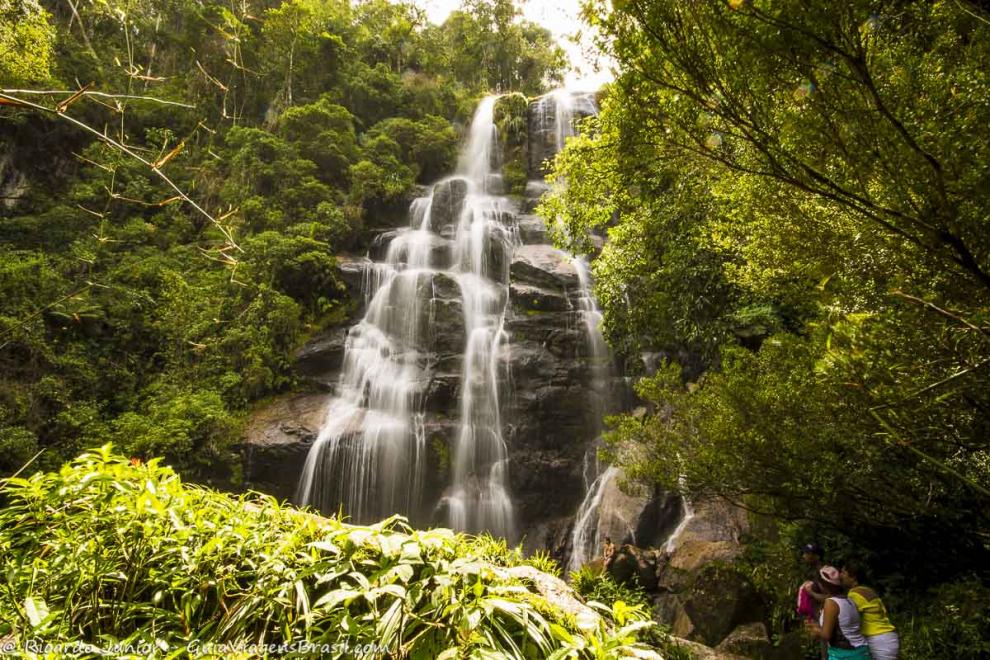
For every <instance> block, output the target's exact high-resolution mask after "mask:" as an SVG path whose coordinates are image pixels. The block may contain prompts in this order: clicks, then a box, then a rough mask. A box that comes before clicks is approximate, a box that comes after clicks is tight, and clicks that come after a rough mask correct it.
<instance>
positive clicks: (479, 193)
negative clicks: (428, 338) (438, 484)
mask: <svg viewBox="0 0 990 660" xmlns="http://www.w3.org/2000/svg"><path fill="white" fill-rule="evenodd" d="M495 100H496V97H488V98H486V99H485V100H484V101H482V103H481V105H479V106H478V110H477V111H476V112H475V116H474V120H473V121H472V123H471V135H470V139H469V140H468V144H467V146H466V148H465V149H464V152H463V153H462V154H461V159H460V162H459V163H458V171H459V173H460V174H461V175H462V176H464V177H465V178H466V179H467V181H468V192H467V196H466V197H465V200H464V201H465V203H464V210H463V211H462V213H461V218H460V224H459V226H458V229H457V238H456V240H455V243H456V246H457V248H456V249H457V259H456V261H455V269H456V270H457V271H458V282H459V284H460V288H461V294H462V297H463V301H464V321H465V330H466V333H467V346H466V349H465V351H464V363H463V369H462V374H461V408H460V429H459V430H458V434H457V442H456V445H455V448H454V461H453V464H454V479H453V484H452V487H451V489H450V492H449V494H448V495H447V496H446V497H445V498H444V502H445V503H446V505H447V513H448V521H449V523H450V525H451V526H452V527H454V528H455V529H461V530H467V531H471V532H480V531H489V532H492V533H494V534H498V535H501V536H505V537H509V538H511V537H512V535H513V531H514V530H513V516H512V501H511V500H510V499H509V494H508V491H507V489H506V472H507V465H508V451H507V448H506V445H505V440H504V439H503V437H502V421H501V418H500V414H499V391H498V383H499V379H500V378H499V364H500V360H499V353H500V350H501V348H502V347H503V345H504V343H505V341H506V334H505V330H504V324H505V308H506V304H507V302H508V284H509V261H510V257H511V254H512V249H513V247H514V245H515V242H516V239H515V234H514V233H513V232H512V229H511V227H510V226H508V225H507V224H505V222H504V219H505V218H506V217H507V212H508V208H507V204H508V202H507V200H505V199H504V198H500V197H493V196H490V195H488V194H487V191H488V190H489V188H490V186H491V183H492V180H493V178H494V177H495V176H496V175H495V174H494V173H493V167H492V166H493V162H495V153H494V145H495V144H496V143H497V136H496V130H495V119H494V115H495Z"/></svg>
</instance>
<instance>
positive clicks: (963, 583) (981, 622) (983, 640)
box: [901, 576, 990, 660]
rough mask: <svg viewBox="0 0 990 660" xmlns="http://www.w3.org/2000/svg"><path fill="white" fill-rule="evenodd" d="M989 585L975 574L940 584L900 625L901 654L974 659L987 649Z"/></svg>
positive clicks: (984, 654) (989, 637) (989, 639)
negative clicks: (902, 642) (901, 629)
mask: <svg viewBox="0 0 990 660" xmlns="http://www.w3.org/2000/svg"><path fill="white" fill-rule="evenodd" d="M988 597H990V589H988V588H987V585H986V582H984V581H982V580H980V579H979V578H978V577H975V576H973V577H970V578H968V579H963V580H959V581H958V582H953V583H949V584H943V585H940V586H938V587H936V588H935V589H933V590H932V592H931V593H930V594H929V595H928V597H927V598H926V600H925V602H924V603H923V604H919V606H918V607H917V608H916V609H915V614H914V616H911V618H910V619H908V620H907V621H905V622H904V623H903V624H902V626H903V631H904V632H903V634H902V639H903V640H904V646H903V648H902V653H901V655H902V657H904V658H918V659H919V660H920V659H921V658H947V657H952V658H960V660H963V659H965V660H976V658H985V657H987V654H988V653H990V619H988V617H987V613H986V603H987V598H988Z"/></svg>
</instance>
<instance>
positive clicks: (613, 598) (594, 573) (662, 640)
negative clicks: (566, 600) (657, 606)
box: [570, 564, 693, 660]
mask: <svg viewBox="0 0 990 660" xmlns="http://www.w3.org/2000/svg"><path fill="white" fill-rule="evenodd" d="M570 584H571V587H573V588H574V590H575V591H576V592H578V594H580V595H581V597H582V598H584V599H585V600H587V601H589V602H597V603H604V604H605V605H608V606H609V607H610V608H613V609H615V608H616V607H619V608H620V609H625V608H630V609H632V610H634V611H635V610H643V611H649V610H650V608H651V607H652V603H651V602H650V599H649V597H648V596H647V595H646V592H645V591H644V590H643V589H642V588H641V587H639V586H638V585H637V584H619V583H618V582H616V581H615V580H614V579H613V578H612V576H611V575H610V574H609V573H608V572H607V571H604V570H602V567H601V565H600V564H599V565H595V564H586V565H584V566H582V567H581V568H580V569H578V570H576V571H573V572H571V574H570ZM641 638H642V640H643V641H644V642H645V643H646V644H648V645H649V646H651V647H653V648H655V649H657V650H659V651H660V652H661V655H662V657H664V658H668V659H669V660H691V658H692V657H693V655H692V654H691V653H690V652H689V651H688V650H687V649H685V648H683V647H681V646H678V645H677V644H676V643H674V642H673V641H671V638H670V634H669V633H668V631H666V630H665V629H664V628H662V627H661V626H654V627H652V628H650V629H648V630H646V631H644V633H643V635H642V636H641Z"/></svg>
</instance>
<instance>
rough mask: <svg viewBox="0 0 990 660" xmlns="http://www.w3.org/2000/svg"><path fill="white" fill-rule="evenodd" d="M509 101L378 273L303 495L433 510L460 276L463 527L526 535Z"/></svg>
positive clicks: (334, 506) (420, 204) (412, 511)
mask: <svg viewBox="0 0 990 660" xmlns="http://www.w3.org/2000/svg"><path fill="white" fill-rule="evenodd" d="M495 101H496V97H494V96H490V97H488V98H486V99H484V100H483V101H482V102H481V103H480V105H479V106H478V109H477V111H476V113H475V116H474V119H473V121H472V123H471V127H470V132H469V136H468V140H467V142H466V144H465V145H464V148H463V150H462V152H461V154H460V159H459V161H458V166H457V173H456V174H455V175H454V176H453V177H451V178H449V179H444V180H442V181H439V182H437V183H436V184H434V185H433V186H432V188H431V189H430V192H429V195H428V196H426V197H423V198H421V199H417V200H415V201H414V202H413V203H412V205H411V207H410V210H409V225H410V226H409V229H408V230H406V231H404V232H402V233H401V234H399V235H398V236H396V237H395V238H393V239H392V241H391V243H389V245H388V249H387V252H386V255H385V259H384V261H382V262H378V263H372V264H370V265H369V266H368V268H367V269H366V271H365V278H364V293H365V300H366V303H367V311H366V312H365V315H364V318H363V319H362V320H361V321H360V322H359V323H358V324H357V325H355V326H354V327H353V328H352V329H351V330H350V332H349V333H348V337H347V343H346V345H345V349H344V363H343V370H342V374H341V376H340V380H339V383H338V385H337V389H336V392H335V396H334V398H333V399H332V401H331V402H330V404H329V405H328V408H327V412H326V416H325V421H324V424H323V426H322V428H321V430H320V432H319V434H318V436H317V439H316V440H315V442H314V443H313V446H312V447H311V448H310V450H309V453H308V455H307V458H306V462H305V465H304V468H303V473H302V476H301V478H300V481H299V486H298V490H297V494H296V500H297V501H298V503H300V504H303V505H311V506H314V507H317V508H318V509H320V510H321V511H324V512H328V513H332V512H336V511H338V510H341V511H342V512H343V513H344V514H345V515H347V516H349V517H350V518H351V519H352V520H355V521H356V522H362V523H363V522H371V521H375V520H378V519H381V518H384V517H386V516H389V515H392V514H395V513H401V514H404V515H407V516H409V517H413V518H414V517H415V516H416V515H417V514H418V513H422V512H423V510H424V505H425V503H424V502H422V501H421V500H422V495H423V491H424V479H425V465H426V462H425V461H426V440H425V432H424V417H425V414H424V412H423V408H424V400H425V391H424V390H425V388H426V386H427V385H428V383H429V381H430V368H431V366H430V359H431V356H430V351H431V347H432V345H433V344H432V342H433V341H435V333H434V332H433V328H432V327H431V325H432V321H433V318H434V314H435V312H436V309H437V307H438V306H439V305H440V304H441V302H442V301H440V298H439V291H440V290H446V289H447V288H449V287H447V286H446V285H447V284H448V283H454V285H455V288H456V290H457V296H458V298H459V302H460V305H461V307H462V310H463V322H464V335H465V337H464V351H463V362H462V373H461V387H460V408H459V410H460V420H459V429H458V432H457V436H456V438H455V443H454V450H453V461H452V463H453V483H452V484H451V487H450V489H449V491H448V494H447V495H446V496H445V497H444V500H443V501H444V503H445V504H446V506H447V518H448V522H449V524H450V525H451V526H453V527H455V528H456V529H460V530H467V531H472V532H480V531H489V532H491V533H493V534H497V535H502V536H508V537H511V536H512V533H513V525H514V521H513V513H512V503H511V500H510V498H509V495H508V491H507V488H506V480H507V464H508V458H507V450H506V445H505V441H504V439H503V437H502V429H501V419H500V414H499V382H500V380H501V375H500V369H499V365H500V359H499V358H500V354H501V351H502V349H503V348H504V344H505V342H506V334H505V332H504V330H503V324H504V315H505V308H506V304H507V301H508V293H507V292H508V274H509V263H510V259H511V254H512V250H513V248H514V245H515V242H516V235H515V232H514V228H513V225H512V216H511V209H510V206H509V202H508V200H507V199H505V198H503V197H497V196H493V195H491V194H489V191H490V190H493V189H494V188H495V187H496V185H497V182H498V174H497V167H498V158H499V154H498V153H497V149H496V145H497V140H496V135H495V125H494V107H495Z"/></svg>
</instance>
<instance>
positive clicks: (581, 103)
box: [536, 89, 598, 154]
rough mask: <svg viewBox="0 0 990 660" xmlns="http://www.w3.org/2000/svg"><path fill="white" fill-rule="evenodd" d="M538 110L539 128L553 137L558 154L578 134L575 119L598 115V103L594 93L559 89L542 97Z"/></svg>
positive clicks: (537, 105) (555, 150)
mask: <svg viewBox="0 0 990 660" xmlns="http://www.w3.org/2000/svg"><path fill="white" fill-rule="evenodd" d="M536 112H537V118H538V120H537V125H538V130H540V131H541V132H545V133H546V134H547V135H548V136H550V137H551V138H552V140H553V142H552V145H553V147H554V153H555V154H556V153H559V152H560V151H561V150H562V149H563V148H564V146H565V144H566V142H567V138H569V137H573V136H574V135H576V134H577V127H576V126H575V125H574V121H575V119H577V118H580V117H587V116H591V115H597V114H598V104H597V102H596V101H595V95H594V94H591V93H580V94H576V93H574V92H570V91H568V90H566V89H557V90H554V91H552V92H550V93H549V94H545V95H544V96H542V97H540V99H539V101H537V104H536Z"/></svg>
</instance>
